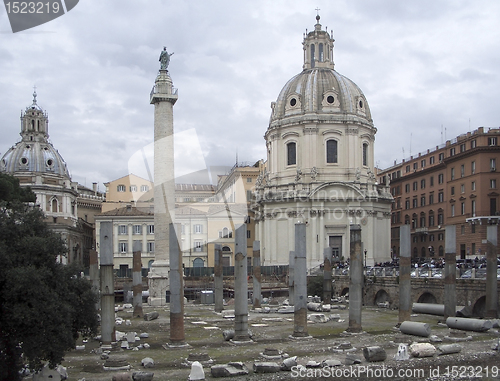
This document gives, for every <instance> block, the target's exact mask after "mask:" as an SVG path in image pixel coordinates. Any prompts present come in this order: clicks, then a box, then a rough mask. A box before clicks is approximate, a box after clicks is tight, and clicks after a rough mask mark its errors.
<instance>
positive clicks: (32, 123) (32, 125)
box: [31, 120, 35, 131]
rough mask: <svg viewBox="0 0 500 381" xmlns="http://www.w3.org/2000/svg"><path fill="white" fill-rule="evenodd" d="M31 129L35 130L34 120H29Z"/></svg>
mask: <svg viewBox="0 0 500 381" xmlns="http://www.w3.org/2000/svg"><path fill="white" fill-rule="evenodd" d="M31 130H32V131H34V130H35V121H34V120H32V121H31Z"/></svg>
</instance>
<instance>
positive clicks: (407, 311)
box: [399, 225, 411, 323]
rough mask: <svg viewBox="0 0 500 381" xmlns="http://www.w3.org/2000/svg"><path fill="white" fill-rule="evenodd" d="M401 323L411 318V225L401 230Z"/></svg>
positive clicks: (403, 226)
mask: <svg viewBox="0 0 500 381" xmlns="http://www.w3.org/2000/svg"><path fill="white" fill-rule="evenodd" d="M399 242H400V247H401V251H400V254H399V323H402V322H404V321H408V320H410V316H411V234H410V225H401V227H400V228H399Z"/></svg>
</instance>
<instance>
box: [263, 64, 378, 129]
mask: <svg viewBox="0 0 500 381" xmlns="http://www.w3.org/2000/svg"><path fill="white" fill-rule="evenodd" d="M311 113H314V114H324V115H325V117H327V118H328V120H330V121H334V120H336V119H338V120H339V121H350V122H359V123H364V124H365V123H366V124H368V125H370V126H373V121H372V118H371V113H370V108H369V106H368V102H367V101H366V98H365V96H364V94H363V92H362V91H361V89H360V88H359V87H358V86H357V85H356V84H355V83H354V82H353V81H351V80H350V79H349V78H347V77H344V76H343V75H341V74H339V73H338V72H336V71H335V70H334V69H331V68H327V67H318V68H313V69H305V70H303V71H302V73H300V74H298V75H296V76H295V77H293V78H292V79H290V80H289V81H288V82H287V83H286V84H285V86H284V87H283V89H282V90H281V92H280V94H279V96H278V99H277V100H276V103H275V104H274V105H273V113H272V115H271V123H270V125H273V122H277V121H278V120H281V119H287V118H288V117H290V118H292V119H296V116H298V115H301V116H304V115H307V114H311ZM318 117H319V118H320V119H321V116H320V115H316V118H318ZM283 122H284V121H283Z"/></svg>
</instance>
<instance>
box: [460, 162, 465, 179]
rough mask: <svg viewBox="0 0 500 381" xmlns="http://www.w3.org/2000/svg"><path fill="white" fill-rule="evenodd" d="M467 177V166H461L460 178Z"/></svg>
mask: <svg viewBox="0 0 500 381" xmlns="http://www.w3.org/2000/svg"><path fill="white" fill-rule="evenodd" d="M464 176H465V164H462V165H461V166H460V177H464Z"/></svg>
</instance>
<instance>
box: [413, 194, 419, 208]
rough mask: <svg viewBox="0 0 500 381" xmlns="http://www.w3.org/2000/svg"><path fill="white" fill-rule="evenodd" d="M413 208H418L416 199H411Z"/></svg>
mask: <svg viewBox="0 0 500 381" xmlns="http://www.w3.org/2000/svg"><path fill="white" fill-rule="evenodd" d="M413 207H414V208H416V207H418V200H417V198H416V197H415V198H414V199H413Z"/></svg>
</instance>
